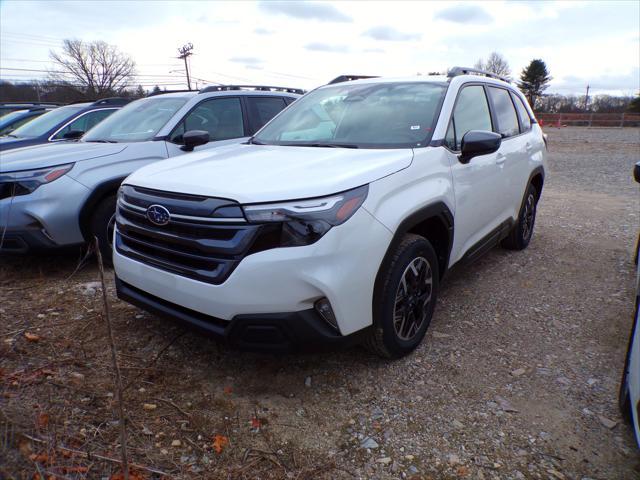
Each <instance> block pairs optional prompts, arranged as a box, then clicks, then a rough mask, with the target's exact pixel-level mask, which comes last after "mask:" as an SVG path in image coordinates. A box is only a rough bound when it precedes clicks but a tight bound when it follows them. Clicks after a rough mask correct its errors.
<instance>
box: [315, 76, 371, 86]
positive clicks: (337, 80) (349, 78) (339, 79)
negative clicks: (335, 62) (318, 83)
mask: <svg viewBox="0 0 640 480" xmlns="http://www.w3.org/2000/svg"><path fill="white" fill-rule="evenodd" d="M366 78H378V76H376V75H340V76H339V77H336V78H334V79H333V80H331V81H330V82H329V83H327V85H333V84H334V83H342V82H350V81H352V80H364V79H366Z"/></svg>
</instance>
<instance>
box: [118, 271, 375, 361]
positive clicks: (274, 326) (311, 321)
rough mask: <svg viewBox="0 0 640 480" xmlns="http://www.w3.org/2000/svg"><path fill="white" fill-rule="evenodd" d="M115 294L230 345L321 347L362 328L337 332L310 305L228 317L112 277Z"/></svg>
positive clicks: (345, 341) (348, 341)
mask: <svg viewBox="0 0 640 480" xmlns="http://www.w3.org/2000/svg"><path fill="white" fill-rule="evenodd" d="M116 291H117V293H118V298H120V299H121V300H124V301H126V302H129V303H131V304H133V305H136V306H137V307H140V308H142V309H144V310H146V311H148V312H151V313H155V314H157V315H160V316H163V317H168V318H170V319H172V320H177V321H179V322H180V323H182V324H186V325H188V326H190V327H192V328H194V329H196V330H198V331H200V332H203V333H206V334H208V335H211V336H213V337H214V338H216V339H217V340H221V341H223V342H225V343H227V344H229V345H231V346H233V347H237V348H240V349H242V350H253V351H272V352H283V351H287V352H288V351H300V350H311V351H315V350H323V349H328V348H337V347H345V346H349V345H353V344H355V343H357V342H358V341H359V340H360V338H361V337H362V334H363V333H364V331H362V330H361V331H360V332H357V333H354V334H352V335H348V336H342V335H340V334H338V332H336V331H335V330H334V329H332V328H330V327H329V326H328V325H327V323H326V322H325V321H324V320H322V318H320V316H319V315H318V314H317V313H316V311H315V310H314V309H309V310H303V311H300V312H286V313H268V314H262V315H257V314H253V315H237V316H235V317H234V318H232V319H231V320H230V321H227V320H222V319H219V318H215V317H211V316H208V315H204V314H202V313H199V312H196V311H195V310H190V309H188V308H185V307H182V306H180V305H176V304H173V303H170V302H167V301H166V300H163V299H161V298H158V297H155V296H153V295H150V294H148V293H146V292H143V291H142V290H140V289H138V288H135V287H133V286H131V285H128V284H126V283H124V282H123V281H122V280H120V279H119V278H118V277H116Z"/></svg>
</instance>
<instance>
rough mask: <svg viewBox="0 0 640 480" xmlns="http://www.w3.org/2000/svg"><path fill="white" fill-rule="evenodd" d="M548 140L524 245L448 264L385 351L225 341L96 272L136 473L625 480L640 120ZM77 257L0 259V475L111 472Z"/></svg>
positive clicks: (109, 386)
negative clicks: (428, 311) (401, 350)
mask: <svg viewBox="0 0 640 480" xmlns="http://www.w3.org/2000/svg"><path fill="white" fill-rule="evenodd" d="M547 133H548V134H549V138H550V150H551V156H550V172H549V174H548V178H547V181H546V185H545V189H544V192H543V195H542V200H541V203H540V208H539V212H538V219H537V224H536V231H535V234H534V238H533V241H532V243H531V245H530V247H529V248H528V249H527V250H526V251H524V252H510V251H504V250H500V249H495V250H493V251H492V252H490V253H489V254H488V255H486V256H485V257H483V258H482V259H481V260H479V261H478V262H476V263H475V264H474V265H472V266H471V267H468V268H466V269H460V270H456V271H453V272H452V274H451V276H449V277H448V278H447V279H446V280H445V282H444V285H443V291H442V293H441V296H440V301H439V304H438V307H437V309H436V314H435V317H434V320H433V322H432V325H431V327H430V329H429V331H428V333H427V337H426V339H425V341H424V342H423V344H422V345H421V347H419V348H418V350H417V351H416V352H415V353H414V354H412V355H410V356H408V357H406V358H404V359H401V360H398V361H394V362H388V361H383V360H380V359H378V358H376V357H373V356H372V355H370V354H368V353H367V352H366V351H364V350H362V349H360V348H354V349H351V350H347V351H341V352H331V353H325V354H317V355H295V356H294V355H277V356H276V355H261V354H251V353H246V352H239V351H236V350H231V349H228V348H226V347H224V346H221V345H217V344H216V343H214V342H213V341H211V340H210V339H208V338H205V337H202V336H200V335H198V334H196V333H192V332H189V331H185V330H184V329H183V328H182V327H180V326H178V325H175V324H173V323H170V322H168V321H166V320H164V319H160V318H156V317H154V316H152V315H148V314H145V313H144V312H142V311H140V310H138V309H136V308H134V307H131V306H129V305H127V304H125V303H122V302H119V301H118V300H117V299H116V298H115V296H114V292H113V274H112V272H111V271H107V277H108V284H109V299H110V301H111V308H112V316H113V325H114V333H115V340H116V344H117V348H118V352H119V358H120V363H121V369H122V376H123V383H124V385H125V390H124V407H125V415H126V418H127V421H126V430H127V434H128V439H127V447H128V453H129V459H130V462H132V463H134V464H135V465H136V467H134V470H133V471H134V473H135V475H133V478H136V479H139V478H161V477H164V478H170V477H171V478H189V479H200V478H207V479H218V478H221V479H222V478H232V479H236V478H247V479H248V478H265V479H266V478H274V479H279V478H286V479H395V478H402V479H404V478H412V479H441V478H442V479H448V478H474V479H516V480H518V479H556V480H558V479H560V480H562V479H578V480H587V479H633V478H639V477H640V467H639V465H640V455H639V453H638V448H637V446H636V444H635V442H634V439H633V434H632V431H631V429H630V427H629V426H628V425H627V424H624V423H622V419H621V417H620V414H619V412H618V408H617V389H618V382H619V378H620V373H621V368H622V365H623V360H624V353H625V348H626V342H627V335H628V333H629V329H630V327H631V320H632V308H633V297H634V292H633V288H634V273H633V272H634V265H633V262H632V250H633V245H634V241H635V239H636V238H637V234H638V230H639V228H640V227H639V216H640V205H639V198H640V197H639V195H638V186H637V185H636V184H634V183H633V181H632V178H631V171H632V165H633V164H634V163H635V162H636V161H637V160H638V159H640V130H639V129H624V130H621V129H586V128H583V129H581V128H564V129H561V130H558V129H547ZM78 260H79V257H78V256H77V255H75V256H74V255H71V256H65V257H61V256H58V257H53V256H52V257H26V258H7V257H4V258H0V317H1V320H0V478H21V479H22V478H24V479H26V478H50V475H52V477H51V478H67V479H79V478H97V479H102V478H109V477H110V476H112V475H114V474H116V473H117V472H118V471H119V470H120V467H119V464H118V459H119V458H120V456H119V455H120V453H119V452H120V449H119V432H120V427H119V422H118V413H117V402H116V396H117V395H116V390H115V388H114V382H113V368H112V366H111V359H110V350H109V346H108V345H109V344H108V340H107V334H106V327H105V322H104V320H103V319H102V316H101V312H102V303H101V302H102V298H101V290H100V287H99V284H96V283H95V282H97V281H98V280H99V277H98V270H97V268H96V266H95V262H94V260H89V261H88V262H85V263H84V264H82V265H81V266H80V268H79V269H77V271H76V268H77V267H78V264H79V262H78ZM216 436H217V437H216ZM36 474H38V475H40V477H37V476H36ZM113 478H122V477H118V476H117V475H114V476H113Z"/></svg>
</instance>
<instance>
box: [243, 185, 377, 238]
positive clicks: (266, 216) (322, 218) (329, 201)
mask: <svg viewBox="0 0 640 480" xmlns="http://www.w3.org/2000/svg"><path fill="white" fill-rule="evenodd" d="M368 192H369V186H368V185H364V186H362V187H358V188H354V189H353V190H348V191H346V192H341V193H336V194H334V195H330V196H327V197H321V198H312V199H305V200H295V201H291V202H278V203H270V204H262V205H245V206H243V207H242V209H243V211H244V214H245V217H246V218H247V220H248V221H249V223H258V224H260V223H270V224H273V223H279V224H281V225H282V231H281V238H280V246H282V247H293V246H301V245H309V244H311V243H314V242H315V241H317V240H318V239H319V238H321V237H322V236H323V235H324V234H325V233H327V232H328V231H329V230H330V229H331V227H334V226H336V225H340V224H342V223H344V222H346V221H347V220H348V219H349V218H351V216H352V215H353V214H354V213H355V212H356V211H357V210H358V208H360V206H361V205H362V204H363V202H364V201H365V199H366V198H367V193H368Z"/></svg>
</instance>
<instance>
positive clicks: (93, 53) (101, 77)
mask: <svg viewBox="0 0 640 480" xmlns="http://www.w3.org/2000/svg"><path fill="white" fill-rule="evenodd" d="M49 56H50V57H51V59H52V60H53V61H54V63H55V64H56V65H57V67H58V68H57V69H56V70H54V71H51V72H50V76H51V77H52V79H53V80H56V81H59V82H67V83H71V84H74V85H76V86H78V87H79V88H80V89H82V90H84V93H85V94H86V95H87V96H88V97H96V96H101V95H110V94H113V93H119V92H121V91H123V90H124V89H125V88H126V87H127V86H128V85H129V83H130V81H131V80H132V77H133V75H134V74H135V67H136V64H135V62H134V61H133V59H131V57H129V56H128V55H126V54H124V53H122V52H120V51H119V50H118V49H117V48H116V47H115V46H113V45H109V44H108V43H106V42H103V41H97V42H83V41H82V40H65V41H64V45H63V47H62V52H61V53H58V52H54V51H53V50H52V51H50V52H49Z"/></svg>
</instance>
